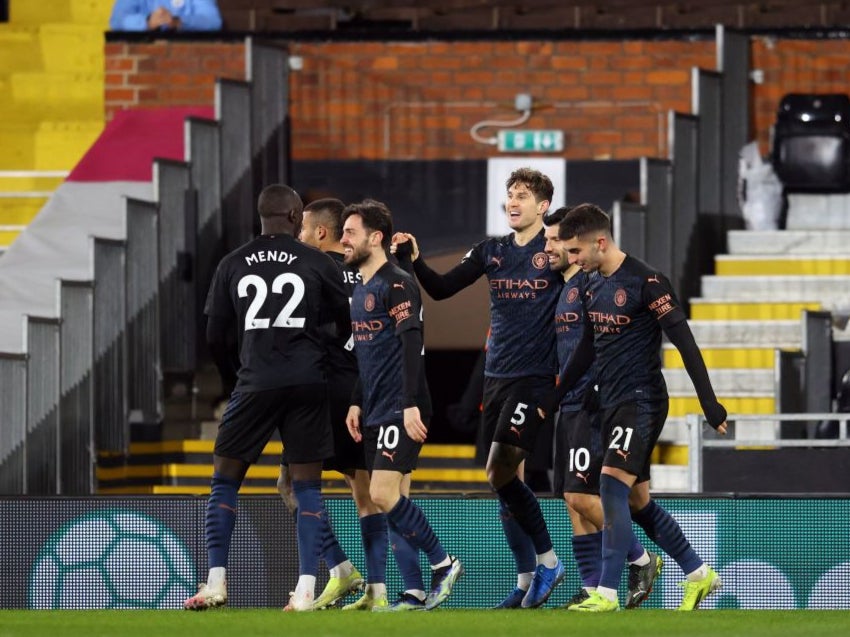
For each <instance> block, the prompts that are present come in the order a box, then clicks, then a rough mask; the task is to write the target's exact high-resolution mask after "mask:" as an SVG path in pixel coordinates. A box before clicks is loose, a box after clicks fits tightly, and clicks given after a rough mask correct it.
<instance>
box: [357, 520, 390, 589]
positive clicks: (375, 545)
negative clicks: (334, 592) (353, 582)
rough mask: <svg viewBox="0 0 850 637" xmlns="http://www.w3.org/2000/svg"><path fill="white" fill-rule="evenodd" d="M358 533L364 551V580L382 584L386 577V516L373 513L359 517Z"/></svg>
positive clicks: (369, 582)
mask: <svg viewBox="0 0 850 637" xmlns="http://www.w3.org/2000/svg"><path fill="white" fill-rule="evenodd" d="M360 535H361V536H362V537H363V551H364V552H365V553H366V582H367V583H368V584H383V583H384V582H385V581H386V577H387V516H386V515H384V514H383V513H375V514H373V515H366V516H364V517H362V518H360Z"/></svg>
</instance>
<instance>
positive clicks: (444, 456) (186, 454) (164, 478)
mask: <svg viewBox="0 0 850 637" xmlns="http://www.w3.org/2000/svg"><path fill="white" fill-rule="evenodd" d="M214 444H215V443H214V441H212V440H166V441H161V442H138V443H132V444H131V445H130V456H129V459H125V458H124V457H123V456H114V457H110V456H108V455H104V456H102V457H100V458H99V459H98V466H97V474H96V475H97V480H98V485H99V486H98V493H102V494H115V493H154V494H165V493H167V494H179V493H185V494H206V493H209V488H210V484H209V483H210V478H211V477H212V472H213V466H212V464H211V463H210V461H211V459H212V454H213V446H214ZM282 451H283V445H282V444H281V443H280V442H279V441H272V442H269V443H268V444H267V445H266V447H265V449H263V453H262V454H261V456H260V459H259V460H258V461H257V463H256V464H254V465H253V466H251V467H250V468H249V469H248V473H247V475H246V477H245V482H244V486H243V489H242V490H243V492H244V493H272V494H273V493H277V488H276V483H277V477H278V473H279V471H280V457H281V453H282ZM474 458H475V447H474V446H473V445H438V444H434V445H424V446H423V447H422V452H421V454H420V456H419V467H418V468H417V469H416V470H415V471H414V472H413V474H412V476H411V477H412V484H411V489H412V490H413V491H415V492H419V493H422V492H427V493H438V492H486V493H489V492H490V486H489V484H488V483H487V477H486V475H485V473H484V469H483V467H478V466H475V464H474ZM322 489H323V491H324V492H325V493H347V492H348V488H347V486H346V484H345V481H344V480H343V478H342V476H341V475H340V474H339V473H337V472H335V471H324V472H322Z"/></svg>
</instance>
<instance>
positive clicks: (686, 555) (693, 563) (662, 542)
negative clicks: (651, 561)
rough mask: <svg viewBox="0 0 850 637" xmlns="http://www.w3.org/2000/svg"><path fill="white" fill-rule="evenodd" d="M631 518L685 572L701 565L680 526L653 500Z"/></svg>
mask: <svg viewBox="0 0 850 637" xmlns="http://www.w3.org/2000/svg"><path fill="white" fill-rule="evenodd" d="M632 519H633V520H634V521H635V522H637V523H638V524H639V525H640V526H641V528H642V529H643V530H644V531H645V532H646V535H647V537H648V538H649V539H650V540H652V541H653V542H655V543H656V544H657V545H658V546H660V547H661V549H662V550H663V551H664V552H665V553H667V555H669V556H670V557H672V558H673V559H674V560H676V564H678V565H679V566H680V567H681V568H682V570H683V571H684V572H685V574H688V573H691V572H693V571H695V570H697V569H698V568H699V567H700V566H702V564H703V561H702V560H701V559H700V557H699V555H697V554H696V551H694V549H693V548H691V543H690V542H688V538H686V537H685V534H684V533H683V532H682V527H680V526H679V523H678V522H676V520H675V519H674V518H673V516H672V515H670V514H669V513H667V511H666V510H664V509H663V508H662V507H660V506H658V504H657V503H656V502H655V500H650V501H649V504H647V505H646V506H645V507H644V508H642V509H641V510H640V511H638V512H636V513H634V514H633V515H632Z"/></svg>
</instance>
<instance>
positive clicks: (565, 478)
mask: <svg viewBox="0 0 850 637" xmlns="http://www.w3.org/2000/svg"><path fill="white" fill-rule="evenodd" d="M602 456H603V453H602V431H601V429H600V423H599V412H593V413H588V412H587V411H585V410H584V409H577V410H574V411H562V412H560V413H559V414H558V420H557V421H556V422H555V461H554V468H555V478H554V487H553V492H554V495H555V496H557V497H561V496H562V495H563V494H564V493H589V494H592V495H599V472H600V470H601V469H602Z"/></svg>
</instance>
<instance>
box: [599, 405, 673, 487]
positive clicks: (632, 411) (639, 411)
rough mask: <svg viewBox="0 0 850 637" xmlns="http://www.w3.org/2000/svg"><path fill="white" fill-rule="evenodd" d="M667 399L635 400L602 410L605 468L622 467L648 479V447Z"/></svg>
mask: <svg viewBox="0 0 850 637" xmlns="http://www.w3.org/2000/svg"><path fill="white" fill-rule="evenodd" d="M668 407H669V401H667V400H636V401H630V402H626V403H621V404H619V405H616V406H614V407H609V408H607V409H602V410H601V412H600V417H601V420H602V440H603V441H604V443H605V459H604V460H603V462H602V464H603V466H606V467H612V468H615V469H623V470H624V471H627V472H628V473H631V474H632V475H635V476H637V481H638V482H646V481H647V480H649V465H650V462H651V458H652V450H653V449H654V448H655V443H656V442H658V437H659V436H660V435H661V430H662V429H663V428H664V422H665V421H666V420H667V409H668Z"/></svg>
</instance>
